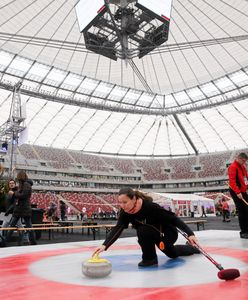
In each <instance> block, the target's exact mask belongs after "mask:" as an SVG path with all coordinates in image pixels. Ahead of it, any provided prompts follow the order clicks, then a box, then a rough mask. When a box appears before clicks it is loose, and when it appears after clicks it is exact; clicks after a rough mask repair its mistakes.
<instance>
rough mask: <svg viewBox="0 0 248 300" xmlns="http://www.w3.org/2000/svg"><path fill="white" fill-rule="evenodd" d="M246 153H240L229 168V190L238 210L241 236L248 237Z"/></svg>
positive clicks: (247, 158)
mask: <svg viewBox="0 0 248 300" xmlns="http://www.w3.org/2000/svg"><path fill="white" fill-rule="evenodd" d="M247 160H248V156H247V154H246V153H243V152H242V153H240V154H238V156H237V157H236V159H235V160H234V162H233V163H232V164H231V165H230V166H229V168H228V177H229V191H230V194H231V197H232V199H233V201H234V203H235V206H236V210H237V211H238V219H239V226H240V238H242V239H248V195H247V193H246V191H247V186H248V174H247V170H246V167H245V163H246V162H247Z"/></svg>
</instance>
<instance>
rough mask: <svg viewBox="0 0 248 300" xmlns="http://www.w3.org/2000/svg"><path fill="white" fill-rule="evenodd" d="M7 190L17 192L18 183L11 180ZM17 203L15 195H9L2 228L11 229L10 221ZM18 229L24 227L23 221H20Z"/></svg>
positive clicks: (5, 204)
mask: <svg viewBox="0 0 248 300" xmlns="http://www.w3.org/2000/svg"><path fill="white" fill-rule="evenodd" d="M7 190H8V192H9V191H13V192H15V191H17V186H16V182H15V180H14V179H12V178H11V179H9V180H8V182H7ZM15 203H16V199H15V197H14V195H9V194H7V196H6V199H5V202H4V212H5V214H4V219H3V223H2V227H3V228H6V227H9V224H10V220H11V217H12V214H13V211H14V207H15ZM16 226H17V227H23V226H22V222H21V220H19V221H18V222H17V224H16ZM2 234H3V235H4V234H5V232H3V233H2Z"/></svg>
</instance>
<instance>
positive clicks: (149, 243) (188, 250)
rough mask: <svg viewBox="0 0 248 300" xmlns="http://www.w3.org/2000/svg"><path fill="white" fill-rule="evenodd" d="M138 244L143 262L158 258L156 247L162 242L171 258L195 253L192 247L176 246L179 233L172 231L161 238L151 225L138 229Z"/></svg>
mask: <svg viewBox="0 0 248 300" xmlns="http://www.w3.org/2000/svg"><path fill="white" fill-rule="evenodd" d="M137 236H138V243H139V245H140V247H141V250H142V259H143V260H152V259H155V258H157V253H156V246H157V247H159V243H160V242H161V241H163V242H164V245H165V249H164V250H163V251H162V250H161V251H162V252H163V253H164V254H165V255H167V256H168V257H170V258H177V257H178V256H188V255H192V254H194V253H195V249H194V247H192V246H191V245H174V243H175V242H176V240H177V238H178V233H177V231H172V230H171V231H170V232H168V233H166V234H165V235H164V237H162V238H161V236H160V233H159V232H158V231H157V230H155V229H154V228H153V227H151V226H149V225H145V224H144V225H141V226H139V227H138V228H137Z"/></svg>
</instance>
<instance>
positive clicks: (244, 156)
mask: <svg viewBox="0 0 248 300" xmlns="http://www.w3.org/2000/svg"><path fill="white" fill-rule="evenodd" d="M238 158H242V159H248V156H247V154H246V153H244V152H241V153H239V155H238Z"/></svg>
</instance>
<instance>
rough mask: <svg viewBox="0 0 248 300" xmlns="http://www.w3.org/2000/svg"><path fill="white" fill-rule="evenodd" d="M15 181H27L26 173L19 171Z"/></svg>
mask: <svg viewBox="0 0 248 300" xmlns="http://www.w3.org/2000/svg"><path fill="white" fill-rule="evenodd" d="M16 179H17V180H18V181H25V180H27V179H28V175H27V173H26V172H25V171H20V172H19V173H18V174H17V176H16Z"/></svg>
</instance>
